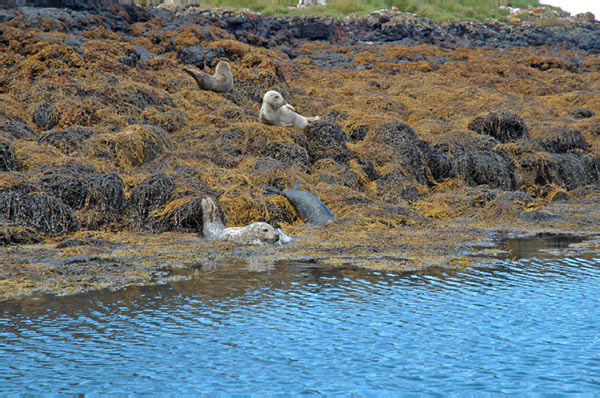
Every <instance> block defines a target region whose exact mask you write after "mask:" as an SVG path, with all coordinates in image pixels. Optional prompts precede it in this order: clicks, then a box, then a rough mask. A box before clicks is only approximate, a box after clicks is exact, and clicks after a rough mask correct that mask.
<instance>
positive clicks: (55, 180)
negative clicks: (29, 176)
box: [36, 162, 96, 210]
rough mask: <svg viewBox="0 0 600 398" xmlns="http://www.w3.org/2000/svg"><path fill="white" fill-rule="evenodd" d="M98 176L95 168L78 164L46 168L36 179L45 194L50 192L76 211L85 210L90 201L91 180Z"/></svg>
mask: <svg viewBox="0 0 600 398" xmlns="http://www.w3.org/2000/svg"><path fill="white" fill-rule="evenodd" d="M95 175H96V171H95V170H94V168H92V167H89V166H85V165H82V164H77V163H72V162H71V163H67V164H65V165H52V166H50V167H44V168H43V169H42V170H41V171H40V172H39V174H38V175H37V177H36V179H37V182H38V184H39V185H40V187H41V188H42V189H43V190H44V192H48V193H50V194H52V195H54V196H56V197H57V198H59V199H61V200H62V201H63V203H65V204H66V205H67V206H69V207H71V208H72V209H74V210H79V209H81V208H83V206H84V204H85V203H86V200H87V199H88V195H89V190H90V183H89V181H90V179H93V178H94V177H95Z"/></svg>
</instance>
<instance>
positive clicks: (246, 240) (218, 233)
mask: <svg viewBox="0 0 600 398" xmlns="http://www.w3.org/2000/svg"><path fill="white" fill-rule="evenodd" d="M201 206H202V233H203V234H204V237H205V238H206V239H207V240H213V241H228V242H234V243H239V244H242V245H262V244H263V243H275V242H277V241H278V240H279V232H278V231H277V230H276V229H275V228H273V227H272V226H270V225H269V224H267V223H266V222H254V223H252V224H249V225H246V226H243V227H229V228H225V225H223V222H222V221H221V217H219V210H218V208H217V205H216V204H215V201H214V200H213V199H212V198H208V197H207V198H203V199H202V201H201Z"/></svg>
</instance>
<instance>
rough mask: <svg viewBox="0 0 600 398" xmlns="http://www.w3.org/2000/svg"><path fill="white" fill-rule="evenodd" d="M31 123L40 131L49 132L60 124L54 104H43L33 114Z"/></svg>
mask: <svg viewBox="0 0 600 398" xmlns="http://www.w3.org/2000/svg"><path fill="white" fill-rule="evenodd" d="M33 122H34V123H35V125H36V126H37V127H38V128H39V129H40V130H50V129H51V128H53V127H55V126H56V125H58V123H59V122H60V114H59V113H58V111H57V110H56V107H55V106H54V104H52V103H48V102H44V103H42V104H41V105H40V106H38V107H37V109H36V110H35V112H34V113H33Z"/></svg>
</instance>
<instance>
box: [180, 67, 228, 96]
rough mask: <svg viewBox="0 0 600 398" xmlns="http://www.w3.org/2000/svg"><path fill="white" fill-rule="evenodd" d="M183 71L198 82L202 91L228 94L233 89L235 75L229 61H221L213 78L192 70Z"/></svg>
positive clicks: (185, 69)
mask: <svg viewBox="0 0 600 398" xmlns="http://www.w3.org/2000/svg"><path fill="white" fill-rule="evenodd" d="M183 70H184V71H185V72H186V73H187V74H189V75H190V76H192V77H193V78H194V80H196V83H198V87H199V88H200V90H210V91H214V92H217V93H226V92H228V91H229V90H231V89H232V88H233V75H232V74H231V68H230V67H229V63H228V62H227V61H219V63H218V64H217V67H216V69H215V74H214V75H213V76H211V75H209V74H208V73H204V72H202V71H199V70H194V69H190V68H183Z"/></svg>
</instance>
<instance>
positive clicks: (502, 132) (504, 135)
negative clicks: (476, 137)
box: [468, 110, 528, 143]
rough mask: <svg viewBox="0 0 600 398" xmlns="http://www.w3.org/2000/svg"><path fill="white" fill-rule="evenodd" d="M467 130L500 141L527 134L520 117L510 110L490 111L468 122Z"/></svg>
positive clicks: (507, 140)
mask: <svg viewBox="0 0 600 398" xmlns="http://www.w3.org/2000/svg"><path fill="white" fill-rule="evenodd" d="M468 127H469V130H472V131H475V132H477V133H479V134H486V135H489V136H491V137H494V138H495V139H497V140H498V141H500V142H503V143H506V142H512V141H516V140H518V139H520V138H522V137H527V136H528V131H527V126H526V125H525V122H524V121H523V119H521V117H520V116H519V115H517V114H515V113H513V112H510V111H505V110H502V111H492V112H489V113H488V114H486V115H484V116H479V117H476V118H475V119H473V120H471V121H470V122H469V125H468Z"/></svg>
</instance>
